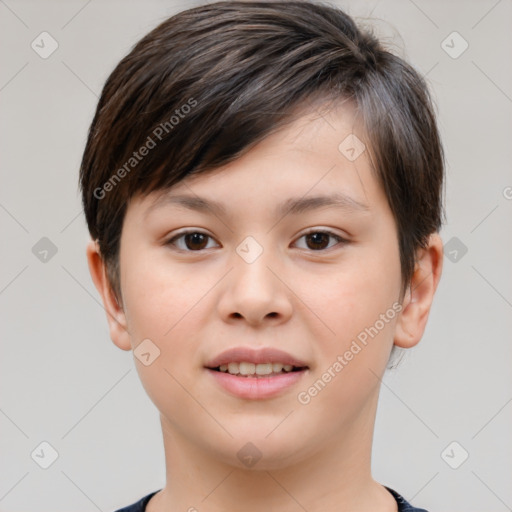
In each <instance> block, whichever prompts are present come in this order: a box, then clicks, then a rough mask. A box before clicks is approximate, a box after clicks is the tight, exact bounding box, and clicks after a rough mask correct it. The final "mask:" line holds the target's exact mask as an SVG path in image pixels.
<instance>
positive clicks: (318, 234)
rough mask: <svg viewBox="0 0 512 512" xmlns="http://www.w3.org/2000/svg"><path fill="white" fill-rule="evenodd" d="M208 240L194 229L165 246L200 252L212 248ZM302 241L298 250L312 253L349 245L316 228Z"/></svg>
mask: <svg viewBox="0 0 512 512" xmlns="http://www.w3.org/2000/svg"><path fill="white" fill-rule="evenodd" d="M208 239H210V240H214V238H213V237H212V236H210V235H209V234H208V233H204V232H203V231H199V230H196V229H194V230H187V231H182V232H181V233H178V234H177V235H175V236H173V237H172V238H170V239H169V240H168V241H167V242H166V243H165V245H168V246H171V247H172V248H174V249H176V250H178V251H180V252H202V251H204V250H207V249H211V248H212V246H211V245H209V244H208ZM302 239H305V240H306V247H300V248H301V249H304V250H310V251H312V252H323V251H325V250H328V249H331V248H332V247H336V246H337V245H346V244H348V243H349V241H348V240H346V239H345V238H343V237H341V236H340V235H338V234H336V233H333V232H332V231H329V230H326V229H318V228H314V229H310V230H309V231H307V232H306V233H303V234H302V235H301V236H300V237H299V238H297V241H299V240H302ZM329 239H334V240H335V241H336V243H335V244H330V242H329ZM326 241H327V242H328V243H327V246H324V245H325V244H324V242H326ZM308 244H310V245H312V246H313V248H311V247H308V246H307V245H308ZM319 246H320V247H319ZM191 247H192V248H191Z"/></svg>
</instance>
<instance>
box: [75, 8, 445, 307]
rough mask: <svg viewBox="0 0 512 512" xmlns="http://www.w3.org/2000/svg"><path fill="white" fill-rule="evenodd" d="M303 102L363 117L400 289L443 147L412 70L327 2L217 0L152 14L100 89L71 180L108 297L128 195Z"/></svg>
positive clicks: (200, 168)
mask: <svg viewBox="0 0 512 512" xmlns="http://www.w3.org/2000/svg"><path fill="white" fill-rule="evenodd" d="M313 98H317V99H318V98H320V99H323V100H325V102H326V103H328V102H330V101H333V102H339V101H341V100H350V101H353V102H355V104H356V106H357V108H358V111H359V112H360V113H361V115H362V119H363V122H364V128H365V131H366V135H367V137H368V140H369V141H370V147H369V150H370V155H371V157H372V161H373V162H374V169H373V170H374V172H375V173H376V177H377V179H378V180H379V183H380V185H381V186H382V188H383V190H384V192H385V194H386V196H387V200H388V202H389V205H390V208H391V210H392V213H393V216H394V218H395V221H396V227H397V233H398V239H399V249H400V262H401V272H402V296H403V294H404V293H405V291H406V289H407V287H408V283H409V281H410V279H411V277H412V275H413V272H414V266H415V252H416V249H418V248H420V247H425V246H426V245H427V243H428V237H429V235H430V234H431V233H433V232H436V231H438V230H439V229H440V227H441V223H442V216H443V212H442V199H441V192H442V186H443V181H444V159H443V151H442V146H441V142H440V138H439V134H438V129H437V126H436V120H435V115H434V111H433V106H432V101H431V98H430V95H429V92H428V89H427V86H426V83H425V81H424V79H423V78H422V77H421V76H420V75H419V74H418V73H417V72H416V71H415V70H414V69H413V68H412V67H411V66H410V65H409V64H407V63H406V62H405V61H404V60H402V59H401V58H399V57H397V56H395V55H393V54H392V53H391V52H389V51H388V50H386V49H385V48H384V47H383V46H382V45H381V43H380V42H379V41H378V40H377V38H376V37H375V36H374V35H373V34H371V33H369V32H366V31H362V30H360V29H359V28H358V27H357V26H356V24H355V23H354V21H353V20H352V18H350V17H349V16H348V15H347V14H345V13H344V12H343V11H341V10H340V9H339V8H336V7H333V6H330V5H327V4H323V3H318V2H312V1H265V2H262V1H260V2H256V1H254V2H253V1H224V2H218V3H212V4H207V5H203V6H200V7H195V8H192V9H189V10H186V11H183V12H180V13H178V14H176V15H175V16H172V17H170V18H169V19H167V20H166V21H164V22H163V23H161V24H160V25H159V26H157V27H156V28H155V29H154V30H152V31H151V32H150V33H149V34H147V35H146V36H145V37H144V38H143V39H141V40H140V41H139V42H138V43H137V44H136V45H135V46H134V47H133V49H132V50H131V51H130V53H129V54H128V55H127V56H126V57H124V58H123V59H122V60H121V62H120V63H119V64H118V65H117V66H116V68H115V69H114V71H113V72H112V73H111V75H110V76H109V78H108V79H107V81H106V84H105V86H104V88H103V91H102V93H101V97H100V99H99V103H98V106H97V110H96V113H95V116H94V119H93V121H92V124H91V127H90V130H89V134H88V140H87V144H86V147H85V151H84V154H83V159H82V163H81V169H80V186H81V190H82V198H83V207H84V211H85V216H86V220H87V224H88V228H89V232H90V234H91V236H92V237H93V239H97V240H98V242H99V246H100V251H101V255H102V258H103V260H104V262H105V264H106V266H107V271H108V276H109V281H110V283H111V285H112V289H113V291H114V293H115V295H116V297H117V298H118V300H119V299H120V298H121V289H120V282H119V268H118V267H119V263H118V262H119V247H120V237H121V231H122V226H123V219H124V216H125V212H126V208H127V206H128V204H129V201H130V199H132V198H133V197H135V196H136V195H139V194H142V195H144V194H148V193H150V192H152V191H156V190H160V189H166V188H169V187H171V186H172V185H174V184H176V183H178V182H179V181H180V180H182V179H183V178H185V177H186V176H188V175H190V174H199V173H201V172H206V171H208V170H211V169H215V168H218V167H220V166H222V165H224V164H226V163H228V162H230V161H232V160H234V159H236V158H238V157H239V156H241V155H242V154H244V153H245V152H247V151H248V150H249V149H250V148H252V147H253V146H254V145H255V144H256V143H257V142H259V141H261V140H262V139H263V138H265V137H266V136H268V135H269V134H270V133H272V132H273V131H275V130H276V129H278V128H279V127H281V126H283V124H284V123H286V122H287V121H288V120H289V116H290V113H291V112H292V111H295V110H296V108H297V107H300V106H301V105H306V103H307V102H308V101H310V100H313ZM340 142H341V141H340ZM143 148H146V149H145V150H144V151H143ZM139 152H140V154H139ZM142 153H144V154H143V155H142Z"/></svg>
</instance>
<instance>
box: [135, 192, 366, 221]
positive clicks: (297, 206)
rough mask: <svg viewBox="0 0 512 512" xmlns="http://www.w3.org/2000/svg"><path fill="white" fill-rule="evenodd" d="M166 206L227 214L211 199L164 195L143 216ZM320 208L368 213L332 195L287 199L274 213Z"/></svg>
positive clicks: (354, 202) (346, 198) (361, 206)
mask: <svg viewBox="0 0 512 512" xmlns="http://www.w3.org/2000/svg"><path fill="white" fill-rule="evenodd" d="M166 205H177V206H181V207H184V208H187V209H189V210H195V211H201V212H206V213H213V214H214V215H219V216H226V214H227V212H226V208H225V206H224V205H223V204H222V203H219V202H218V201H214V200H212V199H205V198H203V197H199V196H196V195H194V196H191V195H170V194H165V195H163V196H161V197H160V198H159V199H158V200H157V201H156V202H155V203H153V204H152V205H151V206H150V207H149V208H148V210H147V211H146V214H145V215H148V214H149V213H150V212H151V211H153V210H155V209H158V208H160V207H163V206H166ZM322 207H324V208H328V207H333V208H338V209H341V210H344V211H346V212H347V213H357V212H369V211H370V208H369V206H368V205H366V204H363V203H361V202H359V201H357V200H356V199H354V198H352V197H350V196H348V195H345V194H341V193H334V194H330V195H317V196H310V197H304V196H302V197H292V198H289V199H287V200H286V201H283V202H282V203H280V204H279V205H278V206H277V208H276V210H275V213H276V215H277V216H284V215H287V214H292V215H299V214H301V213H305V212H308V211H311V210H317V209H319V208H322Z"/></svg>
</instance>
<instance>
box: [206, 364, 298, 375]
mask: <svg viewBox="0 0 512 512" xmlns="http://www.w3.org/2000/svg"><path fill="white" fill-rule="evenodd" d="M207 368H208V369H209V370H213V371H216V372H221V373H227V374H229V375H234V376H237V377H245V378H248V379H261V378H269V377H277V376H279V375H283V374H287V373H293V372H302V371H305V370H307V369H308V366H295V365H293V364H285V363H279V362H270V361H269V362H266V363H251V362H249V361H240V362H235V361H232V362H229V363H227V364H221V365H219V366H216V367H207Z"/></svg>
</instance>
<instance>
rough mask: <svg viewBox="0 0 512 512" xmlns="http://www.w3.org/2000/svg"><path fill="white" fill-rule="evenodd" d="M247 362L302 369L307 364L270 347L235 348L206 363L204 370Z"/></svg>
mask: <svg viewBox="0 0 512 512" xmlns="http://www.w3.org/2000/svg"><path fill="white" fill-rule="evenodd" d="M236 362H240V363H241V362H247V363H254V364H258V363H282V364H290V365H292V366H295V367H298V368H302V367H306V366H307V364H306V363H305V362H304V361H301V360H300V359H297V358H296V357H293V356H291V355H290V354H288V353H286V352H283V351H282V350H278V349H275V348H272V347H265V348H260V349H253V348H249V347H235V348H230V349H228V350H225V351H224V352H222V353H220V354H219V355H218V356H216V357H215V358H213V359H212V360H210V361H208V362H207V363H206V365H205V367H206V368H217V367H219V366H221V365H223V364H228V363H236Z"/></svg>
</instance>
